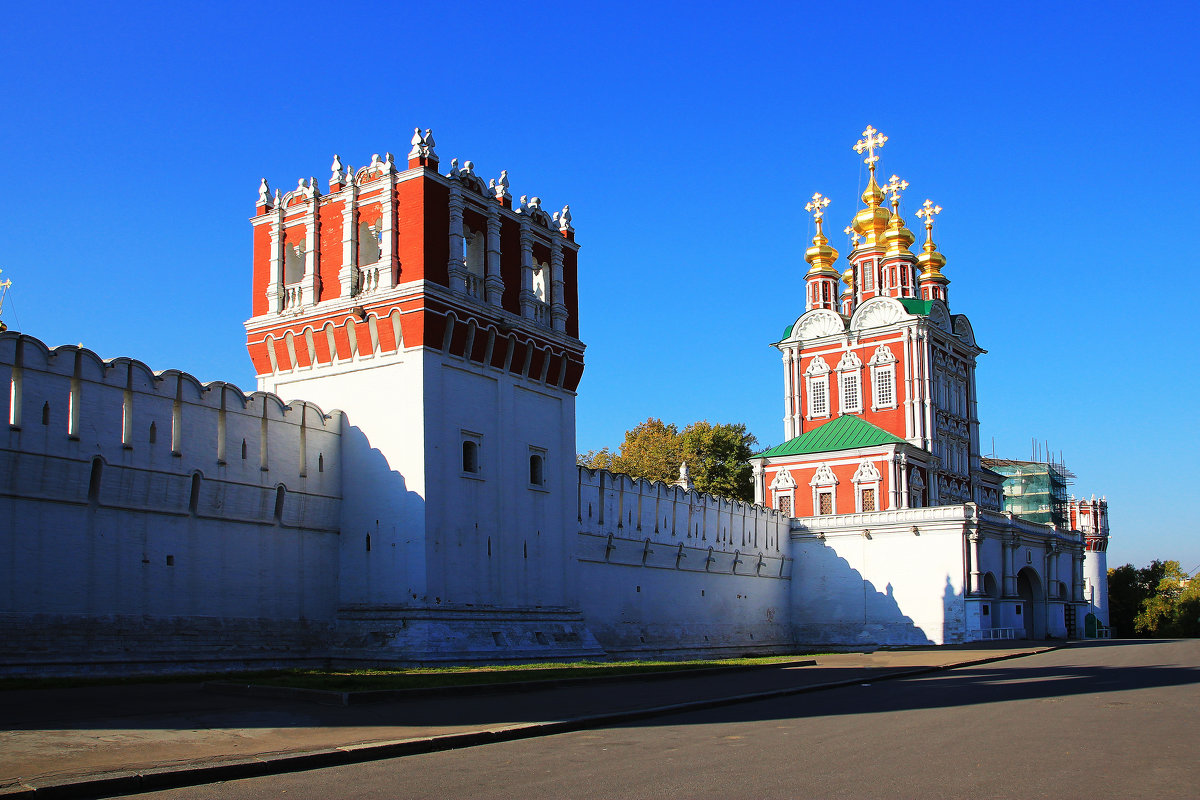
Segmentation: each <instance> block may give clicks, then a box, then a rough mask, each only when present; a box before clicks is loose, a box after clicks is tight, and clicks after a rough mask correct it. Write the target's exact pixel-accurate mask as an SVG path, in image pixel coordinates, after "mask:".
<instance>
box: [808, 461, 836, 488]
mask: <svg viewBox="0 0 1200 800" xmlns="http://www.w3.org/2000/svg"><path fill="white" fill-rule="evenodd" d="M837 484H838V479H837V475H834V474H833V470H832V469H830V468H829V465H828V464H824V463H822V464H819V465H818V466H817V472H816V474H815V475H813V478H812V480H811V481H809V482H808V485H809V486H837Z"/></svg>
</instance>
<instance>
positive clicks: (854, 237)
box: [842, 225, 862, 250]
mask: <svg viewBox="0 0 1200 800" xmlns="http://www.w3.org/2000/svg"><path fill="white" fill-rule="evenodd" d="M842 233H844V234H846V235H847V236H849V237H850V249H851V250H854V249H856V248H857V247H858V240H859V239H861V238H862V237H861V236H859V235H858V231H856V230H854V226H853V225H847V226H846V228H845V230H843V231H842Z"/></svg>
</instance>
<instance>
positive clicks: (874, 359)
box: [868, 344, 896, 366]
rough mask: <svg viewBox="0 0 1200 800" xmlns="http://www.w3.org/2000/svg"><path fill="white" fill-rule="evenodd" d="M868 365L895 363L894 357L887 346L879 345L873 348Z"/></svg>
mask: <svg viewBox="0 0 1200 800" xmlns="http://www.w3.org/2000/svg"><path fill="white" fill-rule="evenodd" d="M868 363H870V364H871V365H872V366H874V365H881V364H894V363H896V355H895V353H893V352H892V350H891V348H889V347H888V346H887V345H883V344H881V345H879V347H876V348H875V354H874V355H872V356H871V360H870V362H868Z"/></svg>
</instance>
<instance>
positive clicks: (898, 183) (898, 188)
mask: <svg viewBox="0 0 1200 800" xmlns="http://www.w3.org/2000/svg"><path fill="white" fill-rule="evenodd" d="M907 188H908V181H902V180H900V176H899V175H893V176H892V179H891V180H890V181H888V182H887V183H885V184H884V185H883V191H885V192H891V193H892V197H891V201H892V208H899V207H900V193H901V192H903V191H904V190H905V189H907Z"/></svg>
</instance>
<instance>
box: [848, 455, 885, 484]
mask: <svg viewBox="0 0 1200 800" xmlns="http://www.w3.org/2000/svg"><path fill="white" fill-rule="evenodd" d="M880 480H882V476H881V475H880V474H879V469H878V468H877V467H876V466H875V464H874V463H872V462H871V460H870V459H869V458H864V459H863V460H862V463H860V464H859V465H858V469H857V470H855V471H854V478H853V481H854V482H855V483H876V482H878V481H880Z"/></svg>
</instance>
